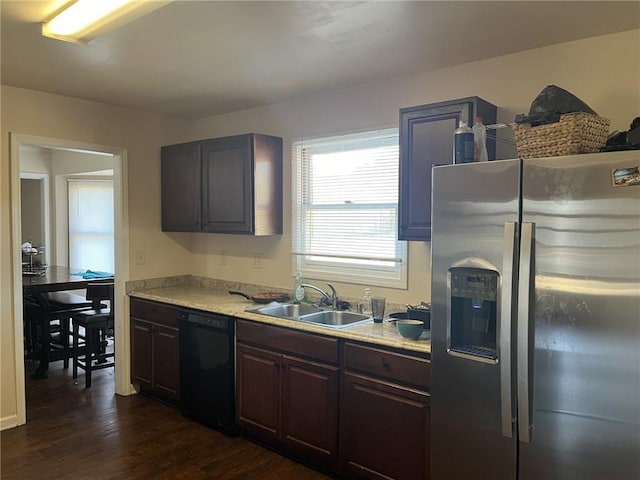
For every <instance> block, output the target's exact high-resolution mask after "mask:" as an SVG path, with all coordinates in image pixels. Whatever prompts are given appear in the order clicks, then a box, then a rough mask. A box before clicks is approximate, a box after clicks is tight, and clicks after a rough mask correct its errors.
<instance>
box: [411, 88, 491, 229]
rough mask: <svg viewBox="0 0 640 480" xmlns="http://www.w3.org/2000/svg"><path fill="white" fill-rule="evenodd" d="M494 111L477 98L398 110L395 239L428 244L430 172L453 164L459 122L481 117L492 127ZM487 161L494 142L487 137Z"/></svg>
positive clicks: (486, 103)
mask: <svg viewBox="0 0 640 480" xmlns="http://www.w3.org/2000/svg"><path fill="white" fill-rule="evenodd" d="M496 112H497V108H496V106H495V105H492V104H490V103H489V102H486V101H485V100H482V99H481V98H478V97H469V98H461V99H458V100H451V101H446V102H439V103H432V104H428V105H420V106H416V107H409V108H402V109H400V192H399V193H400V196H399V204H398V210H399V211H398V239H399V240H419V241H430V240H431V168H432V167H433V166H435V165H445V164H450V163H453V132H454V130H455V129H456V128H458V126H459V123H460V121H461V120H462V121H464V122H466V123H467V125H469V126H472V125H473V121H474V118H475V117H476V116H481V117H482V121H483V123H484V124H485V125H489V124H494V123H496ZM487 152H488V154H489V159H494V158H495V140H494V139H493V137H491V138H489V136H488V137H487Z"/></svg>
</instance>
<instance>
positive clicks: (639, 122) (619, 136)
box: [602, 117, 640, 152]
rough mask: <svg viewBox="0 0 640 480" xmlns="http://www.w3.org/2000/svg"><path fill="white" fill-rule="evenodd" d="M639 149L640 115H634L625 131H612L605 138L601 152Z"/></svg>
mask: <svg viewBox="0 0 640 480" xmlns="http://www.w3.org/2000/svg"><path fill="white" fill-rule="evenodd" d="M638 149H640V117H636V118H634V119H633V121H632V122H631V125H629V130H628V131H626V132H618V131H616V132H613V133H612V134H611V135H609V137H608V138H607V144H606V145H605V146H604V147H602V151H603V152H615V151H619V150H638Z"/></svg>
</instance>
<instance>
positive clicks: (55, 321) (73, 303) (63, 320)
mask: <svg viewBox="0 0 640 480" xmlns="http://www.w3.org/2000/svg"><path fill="white" fill-rule="evenodd" d="M47 303H48V305H49V306H48V309H47V316H48V317H49V332H50V343H49V348H50V350H51V352H50V356H51V357H53V358H55V359H57V358H56V357H58V356H60V355H56V350H59V351H60V354H61V355H62V360H63V367H64V368H65V369H67V368H69V358H70V357H71V353H72V352H71V344H70V342H69V336H70V335H71V328H70V320H71V317H72V316H73V315H74V314H76V313H79V312H81V311H85V310H90V309H92V308H93V307H94V304H93V302H92V301H90V300H87V299H86V297H84V296H82V295H77V294H75V293H71V292H65V291H62V292H49V293H48V294H47ZM105 307H106V305H102V306H101V308H105Z"/></svg>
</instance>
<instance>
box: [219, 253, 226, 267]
mask: <svg viewBox="0 0 640 480" xmlns="http://www.w3.org/2000/svg"><path fill="white" fill-rule="evenodd" d="M226 264H227V251H226V250H220V265H226Z"/></svg>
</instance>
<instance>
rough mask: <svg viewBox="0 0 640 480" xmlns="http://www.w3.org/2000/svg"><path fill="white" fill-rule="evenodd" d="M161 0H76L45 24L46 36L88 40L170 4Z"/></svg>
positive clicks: (71, 40)
mask: <svg viewBox="0 0 640 480" xmlns="http://www.w3.org/2000/svg"><path fill="white" fill-rule="evenodd" d="M169 1H170V0H168V1H160V0H76V1H74V2H71V3H70V4H68V5H67V6H66V7H64V9H63V10H61V11H59V12H58V13H57V14H56V15H55V16H53V17H52V18H51V19H50V20H48V21H46V22H44V23H43V24H42V35H44V36H45V37H51V38H55V39H58V40H64V41H66V42H72V43H88V42H90V41H91V40H93V39H94V38H96V37H98V36H99V35H102V34H104V33H106V32H108V31H110V30H114V29H116V28H118V27H121V26H122V25H124V24H126V23H128V22H130V21H132V20H135V19H136V18H139V17H141V16H143V15H146V14H147V13H150V12H151V11H153V10H156V9H157V8H160V7H162V6H163V5H165V4H167V3H169Z"/></svg>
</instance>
